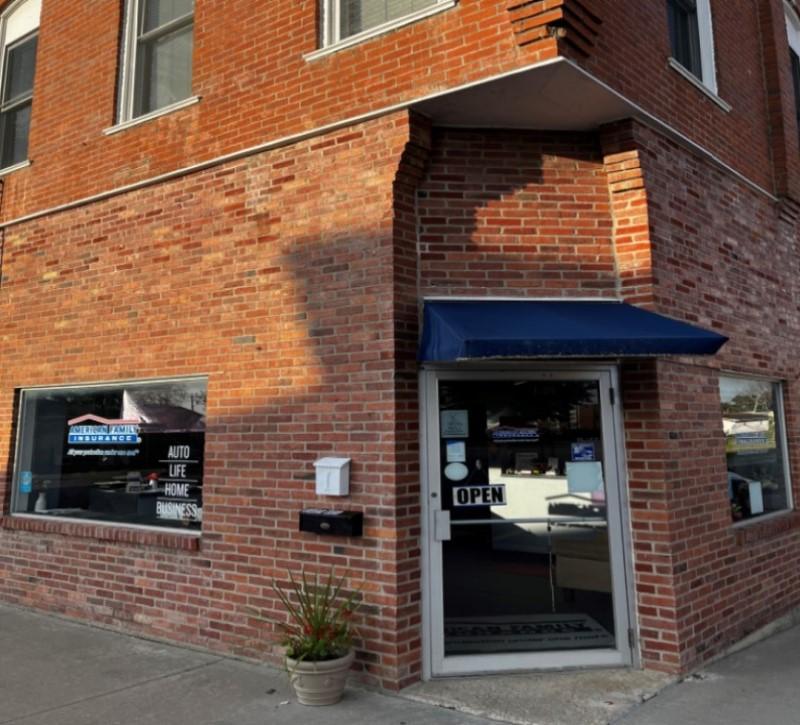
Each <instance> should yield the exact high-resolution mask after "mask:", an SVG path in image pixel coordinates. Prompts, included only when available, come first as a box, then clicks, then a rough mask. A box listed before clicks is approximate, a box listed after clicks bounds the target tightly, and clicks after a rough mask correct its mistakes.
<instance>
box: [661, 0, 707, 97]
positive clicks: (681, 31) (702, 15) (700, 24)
mask: <svg viewBox="0 0 800 725" xmlns="http://www.w3.org/2000/svg"><path fill="white" fill-rule="evenodd" d="M667 18H668V21H669V40H670V48H671V52H672V58H673V59H674V60H675V61H677V63H678V64H679V65H680V66H682V67H683V68H684V69H686V70H687V71H689V73H691V74H692V76H694V77H695V78H697V80H699V81H700V82H701V83H702V84H703V85H704V86H706V87H708V88H709V89H710V90H711V91H712V92H713V93H716V92H717V82H716V74H715V71H714V38H713V35H712V31H711V5H710V0H667Z"/></svg>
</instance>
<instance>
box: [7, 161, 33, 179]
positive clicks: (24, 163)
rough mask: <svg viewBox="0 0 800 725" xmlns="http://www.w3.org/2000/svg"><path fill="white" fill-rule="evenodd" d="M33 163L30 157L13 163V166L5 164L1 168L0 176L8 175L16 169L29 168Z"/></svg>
mask: <svg viewBox="0 0 800 725" xmlns="http://www.w3.org/2000/svg"><path fill="white" fill-rule="evenodd" d="M30 165H31V162H30V159H25V161H20V162H19V163H17V164H11V166H4V167H3V168H1V169H0V177H2V176H6V175H7V174H10V173H12V172H14V171H19V170H20V169H27V168H28V167H29V166H30Z"/></svg>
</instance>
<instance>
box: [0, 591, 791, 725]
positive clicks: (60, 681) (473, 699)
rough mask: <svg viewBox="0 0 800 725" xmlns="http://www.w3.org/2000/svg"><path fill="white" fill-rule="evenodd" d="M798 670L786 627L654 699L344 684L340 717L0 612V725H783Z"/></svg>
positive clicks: (219, 660) (557, 690)
mask: <svg viewBox="0 0 800 725" xmlns="http://www.w3.org/2000/svg"><path fill="white" fill-rule="evenodd" d="M799 668H800V628H795V629H794V630H790V631H788V632H784V633H783V634H780V635H777V636H775V637H773V638H772V639H770V640H768V641H766V642H762V643H760V644H758V645H756V646H754V647H752V648H750V649H747V650H745V651H743V652H741V653H739V654H737V655H735V656H733V657H730V658H728V659H727V660H724V661H722V662H720V663H719V664H718V665H717V666H715V667H712V668H710V669H709V670H708V671H707V672H706V673H703V674H702V675H701V677H698V678H693V679H690V680H689V681H688V682H686V683H682V684H680V685H676V686H672V687H667V689H666V690H664V692H663V693H662V694H661V695H659V696H658V697H655V698H654V699H650V698H652V696H653V695H654V694H655V693H656V692H658V691H659V690H660V689H663V688H664V687H665V686H667V685H668V684H669V679H668V678H666V677H665V676H663V675H659V674H656V673H648V672H636V671H628V670H594V671H588V672H566V673H552V674H535V675H534V674H529V675H511V676H495V677H474V678H457V679H451V680H438V681H435V682H426V683H420V684H419V685H416V686H414V687H412V688H409V689H408V690H406V691H404V692H403V693H402V694H401V695H400V696H392V695H385V694H380V693H376V692H370V691H367V690H364V689H360V688H358V687H352V686H351V687H348V690H347V692H346V693H345V697H344V699H343V700H342V702H341V703H340V704H339V705H336V706H334V707H323V708H310V707H303V706H301V705H298V704H297V703H296V702H295V700H294V697H293V696H292V694H291V692H290V689H289V686H288V683H287V678H286V675H285V673H284V672H283V671H281V670H279V669H276V668H273V667H269V666H267V665H258V664H252V663H248V662H243V661H240V660H236V659H231V658H227V657H221V656H219V655H214V654H209V653H205V652H198V651H196V650H187V649H183V648H180V647H175V646H170V645H165V644H161V643H157V642H152V641H148V640H142V639H138V638H135V637H129V636H125V635H121V634H116V633H114V632H110V631H107V630H102V629H97V628H94V627H89V626H86V625H82V624H77V623H73V622H69V621H65V620H63V619H61V618H57V617H50V616H46V615H42V614H38V613H34V612H30V611H26V610H22V609H18V608H14V607H6V606H0V725H10V724H11V723H14V724H15V725H16V724H17V723H19V724H21V725H23V724H24V725H101V724H102V725H117V724H118V725H146V724H150V723H152V724H155V723H159V725H162V724H163V723H168V724H169V725H189V724H191V725H256V724H257V725H264V724H265V723H266V724H268V725H306V724H308V725H315V724H316V723H326V724H328V725H336V724H337V723H343V724H345V723H346V725H373V724H375V723H381V724H382V725H383V724H385V725H487V724H488V723H490V722H495V723H496V722H498V721H500V722H510V723H519V724H521V725H567V724H569V725H605V724H606V723H609V722H620V723H624V724H625V725H673V724H674V725H692V724H693V723H703V725H716V723H723V722H724V723H725V725H737V724H738V723H741V724H744V723H747V725H750V724H751V723H755V722H764V723H770V725H784V724H785V725H795V724H796V723H800V715H798V714H800V688H798V674H800V672H799V671H798V669H799ZM643 700H649V701H648V702H646V703H645V704H643V705H642V704H641V703H642V701H643ZM621 718H622V719H621ZM693 718H694V719H693Z"/></svg>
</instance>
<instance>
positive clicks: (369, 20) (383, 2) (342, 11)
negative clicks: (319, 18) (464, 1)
mask: <svg viewBox="0 0 800 725" xmlns="http://www.w3.org/2000/svg"><path fill="white" fill-rule="evenodd" d="M437 2H439V0H339V22H340V29H339V33H340V37H341V38H347V37H349V36H351V35H355V34H356V33H360V32H362V31H364V30H369V29H370V28H374V27H376V26H378V25H382V24H383V23H387V22H389V21H391V20H397V19H398V18H402V17H403V16H404V15H410V14H411V13H413V12H416V11H417V10H424V9H425V8H427V7H431V6H432V5H436V3H437Z"/></svg>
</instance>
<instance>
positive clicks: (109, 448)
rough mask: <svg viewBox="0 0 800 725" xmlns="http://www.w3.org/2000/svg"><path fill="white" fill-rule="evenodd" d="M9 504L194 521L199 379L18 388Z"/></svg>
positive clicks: (197, 513)
mask: <svg viewBox="0 0 800 725" xmlns="http://www.w3.org/2000/svg"><path fill="white" fill-rule="evenodd" d="M20 409H21V415H20V427H19V433H18V446H17V451H18V452H17V460H16V465H15V470H14V497H13V512H14V513H18V514H34V515H40V516H47V517H67V518H80V519H91V520H102V521H111V522H117V523H124V524H140V525H147V526H170V527H180V528H187V529H199V528H200V523H201V521H202V518H203V496H202V492H203V448H204V443H205V419H206V418H205V416H206V380H205V379H204V378H191V379H181V380H163V381H158V382H131V383H116V384H107V385H87V386H80V387H72V388H46V389H44V388H42V389H30V390H23V391H22V392H21V396H20Z"/></svg>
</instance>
